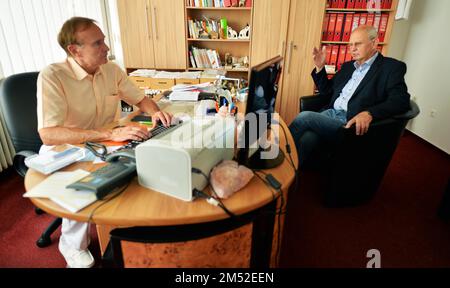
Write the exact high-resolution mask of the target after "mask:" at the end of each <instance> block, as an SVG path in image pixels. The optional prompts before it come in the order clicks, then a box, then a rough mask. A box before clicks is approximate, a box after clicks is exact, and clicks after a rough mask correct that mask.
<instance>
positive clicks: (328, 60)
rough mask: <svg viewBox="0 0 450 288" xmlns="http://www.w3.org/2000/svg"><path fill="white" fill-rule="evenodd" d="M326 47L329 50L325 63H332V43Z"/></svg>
mask: <svg viewBox="0 0 450 288" xmlns="http://www.w3.org/2000/svg"><path fill="white" fill-rule="evenodd" d="M325 48H326V51H327V60H326V62H325V63H327V65H329V64H330V60H331V48H332V47H331V45H327V46H325Z"/></svg>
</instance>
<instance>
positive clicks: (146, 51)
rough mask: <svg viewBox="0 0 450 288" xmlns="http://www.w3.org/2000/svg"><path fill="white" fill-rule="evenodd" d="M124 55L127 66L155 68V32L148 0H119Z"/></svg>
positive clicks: (118, 7)
mask: <svg viewBox="0 0 450 288" xmlns="http://www.w3.org/2000/svg"><path fill="white" fill-rule="evenodd" d="M117 9H118V14H119V21H120V35H121V40H122V41H121V42H122V47H123V54H124V55H123V56H124V61H125V66H126V67H127V68H153V67H155V57H154V53H153V33H152V30H151V23H152V21H151V20H152V19H151V13H150V5H149V2H148V0H133V1H127V0H117Z"/></svg>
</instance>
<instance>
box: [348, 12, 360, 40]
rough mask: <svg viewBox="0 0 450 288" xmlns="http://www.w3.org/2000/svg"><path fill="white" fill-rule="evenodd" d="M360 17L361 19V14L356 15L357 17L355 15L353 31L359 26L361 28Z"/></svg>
mask: <svg viewBox="0 0 450 288" xmlns="http://www.w3.org/2000/svg"><path fill="white" fill-rule="evenodd" d="M360 17H361V14H359V13H356V14H355V15H353V25H352V31H353V30H355V29H356V28H358V26H359V18H360ZM350 33H351V32H350ZM349 38H350V37H349Z"/></svg>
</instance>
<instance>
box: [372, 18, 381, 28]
mask: <svg viewBox="0 0 450 288" xmlns="http://www.w3.org/2000/svg"><path fill="white" fill-rule="evenodd" d="M380 21H381V14H376V15H375V18H374V20H373V27H375V29H377V32H378V31H379V30H380Z"/></svg>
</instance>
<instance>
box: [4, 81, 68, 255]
mask: <svg viewBox="0 0 450 288" xmlns="http://www.w3.org/2000/svg"><path fill="white" fill-rule="evenodd" d="M38 74H39V72H27V73H20V74H16V75H11V76H9V77H8V78H6V79H4V80H3V81H2V83H1V87H0V109H1V112H2V114H3V117H4V120H5V124H6V127H7V130H8V133H9V135H10V136H11V140H12V143H13V146H14V149H15V151H16V155H15V156H14V160H13V167H14V169H15V170H16V171H17V173H18V174H19V175H20V176H22V177H25V174H26V172H27V170H28V167H27V166H26V165H25V158H26V157H27V156H30V155H33V154H36V153H38V152H39V148H40V147H41V145H42V141H41V138H40V137H39V133H38V131H37V111H36V110H37V109H36V107H37V100H36V90H37V87H36V83H37V77H38ZM35 211H36V213H37V214H42V213H43V211H42V210H41V209H39V208H36V209H35ZM61 222H62V219H61V218H57V219H56V220H54V221H53V222H52V223H51V224H50V226H49V227H48V228H47V229H46V230H45V231H44V232H43V233H42V235H41V237H40V238H39V239H38V240H37V241H36V245H37V246H38V247H41V248H42V247H46V246H48V245H50V244H51V238H50V236H51V234H52V233H53V232H54V231H55V230H56V229H57V228H58V227H59V225H61Z"/></svg>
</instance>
